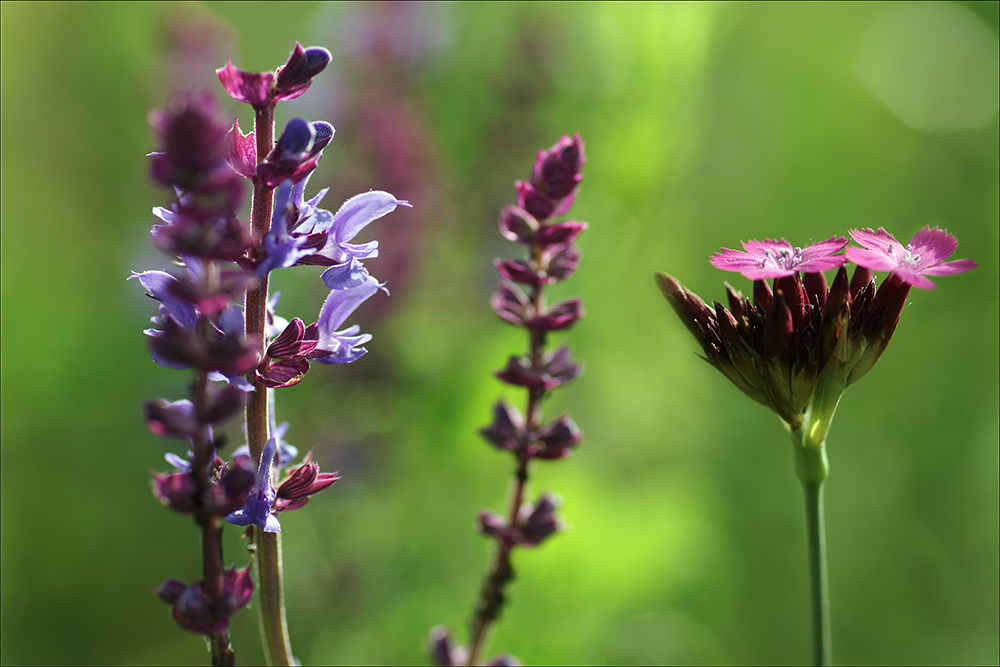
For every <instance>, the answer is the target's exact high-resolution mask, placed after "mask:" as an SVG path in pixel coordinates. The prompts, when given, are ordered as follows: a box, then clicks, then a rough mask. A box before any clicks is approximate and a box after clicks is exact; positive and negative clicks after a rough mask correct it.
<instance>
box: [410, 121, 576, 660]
mask: <svg viewBox="0 0 1000 667" xmlns="http://www.w3.org/2000/svg"><path fill="white" fill-rule="evenodd" d="M583 163H584V155H583V143H582V142H581V141H580V137H579V135H576V136H573V137H572V138H571V137H568V136H564V137H563V138H561V139H560V140H559V141H557V142H556V144H555V145H554V146H552V148H550V149H548V150H542V151H539V153H538V156H537V158H536V160H535V164H534V168H533V169H532V175H531V179H530V180H529V181H518V183H517V184H516V187H517V205H516V206H507V207H506V208H505V209H504V211H503V213H502V215H501V218H500V231H501V233H502V234H503V235H504V237H505V238H507V239H508V240H510V241H513V242H515V243H519V244H521V245H523V246H526V248H527V250H528V258H527V259H513V260H503V261H501V260H497V261H496V267H497V271H498V272H499V273H500V277H501V280H500V284H499V286H498V288H497V291H496V292H495V293H494V295H493V297H492V299H491V306H492V307H493V310H494V311H495V312H496V314H497V315H498V316H500V318H501V319H503V320H504V321H506V322H508V323H510V324H513V325H515V326H519V327H522V328H524V329H525V330H526V331H527V333H528V352H527V354H525V355H522V356H512V357H510V359H509V360H508V362H507V366H506V367H505V368H503V369H501V370H500V371H497V373H496V375H497V377H498V378H499V379H500V380H501V381H502V382H505V383H507V384H510V385H514V386H519V387H523V388H524V389H525V390H527V398H526V408H525V413H524V416H522V415H521V414H520V413H519V412H518V410H517V409H516V408H515V407H514V406H512V405H509V404H507V403H506V402H504V401H499V402H498V403H497V404H496V405H495V406H494V415H493V422H492V423H491V424H490V425H489V426H487V427H485V428H484V429H482V430H481V431H480V433H481V434H482V435H483V437H484V438H486V440H487V441H488V442H489V443H490V444H492V445H493V446H495V447H497V448H498V449H500V450H502V451H507V452H510V453H511V454H512V455H513V457H514V460H515V472H514V479H513V483H512V491H511V495H510V498H509V500H508V509H507V512H506V516H500V515H498V514H495V513H493V512H490V511H486V510H483V511H481V512H480V513H479V517H478V521H477V529H478V531H479V532H480V533H481V534H483V535H485V536H487V537H490V538H492V539H493V540H494V541H495V542H496V551H495V553H494V556H493V559H492V561H491V564H490V567H489V571H488V572H487V575H486V577H485V579H484V581H483V586H482V590H481V592H480V595H479V600H478V602H477V603H476V607H475V611H474V613H473V616H472V619H471V621H470V648H469V650H468V651H465V650H464V649H463V648H461V647H458V646H453V645H452V641H451V637H450V634H449V633H448V631H447V630H445V629H444V628H442V627H436V628H434V629H433V630H432V631H431V638H430V645H429V650H430V653H431V657H432V659H433V660H434V662H435V663H436V664H439V665H458V664H468V665H474V664H478V663H479V659H480V655H481V653H482V651H483V650H484V648H485V644H486V640H487V637H488V635H489V630H490V628H491V627H492V625H493V624H494V623H495V622H496V620H497V619H498V618H499V617H500V613H501V611H502V608H503V604H504V601H505V598H504V589H505V588H506V586H507V584H509V583H510V581H511V580H513V578H514V568H513V565H512V563H511V554H512V552H513V550H514V548H515V547H517V546H525V547H532V546H537V545H538V544H540V543H541V542H542V541H544V540H545V539H546V538H548V537H549V536H551V535H553V534H555V533H556V532H558V531H559V530H560V529H561V528H562V524H561V522H560V520H559V518H558V516H557V514H556V509H557V507H558V504H559V503H558V500H557V499H556V497H555V496H554V495H552V494H550V493H543V494H542V495H541V496H540V497H539V498H538V500H537V501H535V502H534V503H529V502H526V500H525V497H526V496H527V493H528V492H527V486H528V481H529V478H530V464H531V462H532V461H533V460H534V459H541V460H554V459H560V458H563V457H565V456H567V455H569V453H570V452H571V451H572V449H573V448H574V447H576V445H578V444H579V443H580V440H581V438H582V436H581V434H580V431H579V429H578V428H577V427H576V424H574V423H573V421H572V420H571V419H570V418H569V417H568V416H566V415H563V416H561V417H559V418H558V419H556V420H555V421H553V422H551V423H549V424H544V422H543V419H542V402H543V400H544V398H545V397H546V396H547V395H548V394H549V392H550V391H551V390H552V389H554V388H556V387H558V386H561V385H563V384H566V383H567V382H570V381H572V380H573V379H574V378H576V376H577V375H579V374H580V371H581V366H580V365H579V364H576V363H574V362H572V361H571V360H570V356H569V348H568V347H566V346H563V347H560V348H559V349H558V350H556V351H554V352H549V351H547V350H546V343H547V337H548V333H549V332H551V331H563V330H566V329H569V328H570V327H572V326H573V325H574V324H576V322H577V321H578V320H579V319H580V318H581V317H582V316H583V306H582V303H581V301H580V299H578V298H572V299H569V300H567V301H563V302H561V303H558V304H556V305H554V306H551V307H550V306H548V305H547V304H546V300H545V287H546V286H547V285H550V284H552V283H555V282H557V281H561V280H565V279H566V278H568V277H569V276H570V275H572V274H573V272H574V271H575V270H576V267H577V265H578V263H579V259H580V253H579V250H578V248H577V247H576V245H575V244H574V242H575V240H576V237H577V236H578V235H579V234H580V232H581V231H583V230H584V229H586V223H583V222H576V221H564V222H555V221H554V218H555V217H557V216H561V215H563V214H565V213H566V212H567V211H568V210H569V209H570V207H571V206H572V204H573V200H574V199H575V197H576V192H577V185H578V183H579V182H580V180H581V179H582V178H583V176H582V175H581V174H580V168H581V167H582V166H583ZM518 284H520V285H525V286H526V287H527V288H528V292H527V293H525V292H524V291H523V290H522V289H521V288H520V287H518ZM511 660H512V658H510V656H507V655H504V656H500V657H498V658H495V659H494V660H493V661H491V663H490V664H510V662H511Z"/></svg>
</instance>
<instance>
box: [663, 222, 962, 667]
mask: <svg viewBox="0 0 1000 667" xmlns="http://www.w3.org/2000/svg"><path fill="white" fill-rule="evenodd" d="M850 235H851V238H852V239H853V240H854V241H855V242H856V243H858V244H859V245H860V246H862V247H857V246H848V244H849V243H850V241H849V240H848V239H847V238H846V237H842V236H835V237H833V238H830V239H827V240H825V241H820V242H819V243H814V244H812V245H809V246H806V247H805V248H800V247H793V246H792V245H791V244H790V243H788V242H787V241H785V240H784V239H781V240H780V241H776V240H773V239H765V240H764V241H755V240H754V241H747V242H745V243H743V248H744V249H743V250H742V251H741V250H733V249H729V248H723V249H722V250H721V251H720V252H718V253H716V254H715V255H713V256H712V257H711V259H710V261H711V264H712V265H713V266H715V267H717V268H720V269H723V270H727V271H735V272H737V273H740V274H742V275H743V276H744V277H746V278H749V279H750V280H752V281H754V282H753V295H752V298H749V297H746V296H744V295H743V293H742V292H740V291H738V290H736V289H734V288H733V287H731V286H730V285H729V284H728V283H727V284H726V291H727V304H728V308H726V307H725V306H723V305H722V304H720V303H719V302H718V301H716V302H714V304H713V305H712V306H709V305H708V304H706V303H705V301H703V300H702V299H701V298H700V297H699V296H698V295H697V294H695V293H694V292H692V291H690V290H689V289H687V288H686V287H685V286H684V285H682V284H681V283H680V282H679V281H677V280H676V279H675V278H673V277H672V276H669V275H667V274H666V273H657V274H656V281H657V284H658V285H659V287H660V289H661V290H662V291H663V294H664V295H665V296H666V298H667V301H669V302H670V305H671V306H673V309H674V311H675V312H676V313H677V315H678V316H679V317H680V319H681V321H682V322H683V323H684V324H685V326H687V328H688V330H690V331H691V333H692V334H694V336H695V338H696V339H697V340H698V342H699V343H700V344H701V347H702V351H703V352H704V356H703V359H705V361H707V362H708V363H709V364H711V365H712V366H714V367H715V368H716V369H718V370H719V371H721V372H722V374H723V375H725V376H726V377H727V378H728V379H729V380H730V381H731V382H732V383H733V384H734V385H736V386H737V387H738V388H739V389H740V391H742V392H743V393H744V394H746V395H747V396H749V397H750V398H752V399H753V400H755V401H757V402H758V403H761V404H762V405H765V406H767V407H768V408H770V409H771V410H773V411H774V412H775V413H777V415H778V416H779V417H780V418H781V419H782V421H783V422H784V424H785V426H786V428H787V429H788V431H789V433H790V434H791V437H792V443H793V448H794V452H795V462H796V472H797V474H798V476H799V479H800V480H801V482H802V484H803V488H804V490H805V497H806V522H807V533H808V545H809V562H810V587H811V594H812V617H813V635H814V646H815V655H814V659H815V662H816V664H818V665H827V664H830V660H831V642H830V611H829V592H828V586H827V564H826V538H825V534H824V528H823V484H824V482H825V480H826V478H827V475H828V473H829V463H828V460H827V454H826V439H827V435H828V433H829V431H830V426H831V423H832V420H833V416H834V413H835V412H836V410H837V406H838V405H839V403H840V399H841V396H842V395H843V393H844V391H845V390H846V389H847V387H848V386H850V385H851V384H853V383H854V382H857V381H858V380H859V379H861V377H863V376H864V375H865V374H866V373H867V372H868V371H869V370H871V368H872V366H874V364H875V362H876V361H878V359H879V357H880V356H881V355H882V353H883V352H885V349H886V347H887V346H888V344H889V340H890V339H891V338H892V334H893V332H894V331H895V329H896V325H897V323H898V322H899V316H900V313H901V311H902V309H903V306H904V305H905V303H906V298H907V296H908V294H909V291H910V288H911V287H918V288H924V289H932V288H934V287H935V285H934V284H933V283H932V282H931V281H930V280H929V279H928V278H927V276H945V275H954V274H958V273H963V272H965V271H970V270H972V269H974V268H976V266H977V265H976V263H975V262H974V261H972V260H971V259H961V260H955V261H950V262H949V261H945V260H947V258H948V257H950V256H951V255H952V253H954V252H955V249H956V248H957V246H958V241H957V239H956V238H955V237H954V236H952V235H951V234H949V233H948V232H947V231H946V230H942V229H939V228H937V227H924V228H923V229H921V230H920V231H918V232H917V233H916V234H915V235H914V237H913V238H912V239H911V240H910V242H909V243H908V244H907V245H906V246H903V245H902V244H901V243H900V242H899V241H897V240H896V239H895V237H893V236H892V235H891V234H889V233H888V232H887V231H885V229H883V228H881V227H879V228H878V230H877V231H873V230H871V229H853V230H851V231H850ZM845 248H846V250H844V249H845ZM841 250H844V253H843V254H838V253H840V251H841ZM849 262H850V263H853V264H855V269H854V272H853V273H852V274H851V277H850V278H848V271H847V268H846V264H847V263H849ZM829 269H837V273H836V276H835V277H834V279H833V282H832V283H830V284H828V283H827V281H826V277H825V276H824V274H823V271H826V270H829ZM874 271H886V272H888V275H887V276H886V278H885V279H884V280H882V281H881V284H876V280H875V277H874V275H873V272H874ZM768 279H771V280H772V282H771V284H770V285H769V284H768V283H767V280H768Z"/></svg>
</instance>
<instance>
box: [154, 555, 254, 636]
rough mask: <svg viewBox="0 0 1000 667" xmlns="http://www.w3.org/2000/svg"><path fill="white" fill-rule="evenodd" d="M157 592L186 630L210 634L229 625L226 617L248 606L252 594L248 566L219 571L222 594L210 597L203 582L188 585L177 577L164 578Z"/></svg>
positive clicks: (251, 581) (251, 582)
mask: <svg viewBox="0 0 1000 667" xmlns="http://www.w3.org/2000/svg"><path fill="white" fill-rule="evenodd" d="M155 593H156V595H157V596H158V597H159V598H160V599H161V600H163V601H164V602H166V603H167V604H169V605H170V606H171V607H172V609H171V611H172V613H173V616H174V619H175V620H176V621H177V623H178V624H180V626H181V627H182V628H184V629H185V630H189V631H190V632H197V633H200V634H206V635H213V634H217V633H219V632H222V631H223V630H225V629H226V628H228V627H229V619H230V618H231V617H232V616H233V615H234V614H235V613H236V612H238V611H239V610H240V609H242V608H243V607H245V606H247V604H248V603H249V602H250V598H251V597H252V595H253V579H252V577H251V576H250V568H244V569H242V570H237V569H235V568H233V569H230V570H226V571H225V572H224V573H223V575H222V594H221V595H220V596H219V597H218V598H217V599H212V598H211V597H209V596H208V594H207V593H206V592H205V590H204V587H203V584H202V582H197V583H194V584H190V585H187V584H185V583H184V582H182V581H179V580H177V579H170V580H168V581H165V582H163V584H161V585H160V587H159V588H158V589H157V590H156V591H155Z"/></svg>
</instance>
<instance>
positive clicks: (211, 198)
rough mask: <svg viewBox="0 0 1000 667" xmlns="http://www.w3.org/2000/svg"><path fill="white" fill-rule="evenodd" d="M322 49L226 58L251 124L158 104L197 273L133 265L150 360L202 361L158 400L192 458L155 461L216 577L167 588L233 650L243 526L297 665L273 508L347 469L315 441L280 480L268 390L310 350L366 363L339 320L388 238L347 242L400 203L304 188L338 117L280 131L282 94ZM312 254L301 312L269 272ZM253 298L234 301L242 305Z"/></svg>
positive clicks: (179, 246)
mask: <svg viewBox="0 0 1000 667" xmlns="http://www.w3.org/2000/svg"><path fill="white" fill-rule="evenodd" d="M329 61H330V54H329V52H328V51H326V49H322V48H317V47H312V48H308V49H304V48H303V47H302V46H301V45H298V44H297V45H296V46H295V49H294V50H293V52H292V54H291V56H290V57H289V59H288V61H287V62H286V63H285V64H284V65H283V66H282V67H280V68H278V70H277V71H276V72H275V73H259V74H254V73H248V72H242V71H240V70H238V69H237V68H236V67H235V66H234V65H233V64H232V63H228V64H227V65H226V67H224V68H222V69H220V70H218V75H219V79H220V81H221V82H222V84H223V86H224V87H225V89H226V90H227V92H229V94H230V95H231V96H232V97H234V98H235V99H237V100H239V101H241V102H246V103H248V104H250V105H251V106H252V107H253V109H254V120H255V126H254V132H253V133H251V134H250V135H244V134H243V133H242V132H241V131H240V130H239V125H238V124H237V123H232V124H231V126H230V124H229V123H228V122H221V121H220V120H219V119H218V113H217V110H216V107H215V103H214V101H213V100H212V98H211V97H210V96H208V95H207V94H199V95H195V96H190V97H183V98H178V99H179V100H180V101H175V102H174V103H173V106H172V107H171V108H168V110H167V112H165V113H163V114H160V115H156V116H154V125H155V126H156V127H157V129H158V132H159V134H160V136H161V143H162V144H163V145H164V148H165V150H164V151H163V152H162V153H156V154H153V158H154V159H153V174H154V178H156V179H157V180H158V181H160V182H161V183H164V184H165V185H171V186H173V187H174V189H175V190H176V191H177V192H178V193H179V197H178V200H177V201H176V202H175V203H174V204H173V205H171V207H170V208H158V209H154V213H155V214H156V215H157V217H159V218H160V220H161V221H162V222H163V223H164V224H160V225H157V226H155V227H154V228H153V232H152V234H153V238H154V241H155V242H156V243H157V245H158V246H159V247H160V248H161V249H162V250H164V251H166V252H168V253H170V254H172V255H176V256H178V257H179V258H180V262H179V263H180V264H181V266H183V267H184V269H185V270H186V273H185V274H184V275H182V276H180V277H175V276H174V275H171V274H169V273H165V272H162V271H147V272H145V273H141V274H135V275H134V276H133V277H136V278H138V279H139V281H140V283H141V284H142V285H143V287H145V288H146V290H147V292H148V293H149V295H150V296H152V297H153V298H155V299H157V300H158V301H160V302H161V306H160V314H159V316H158V317H156V318H154V319H153V322H154V324H156V325H157V326H158V327H161V329H151V330H148V331H147V334H149V335H150V336H151V346H152V349H153V359H154V361H156V362H157V363H159V364H160V365H163V366H167V367H171V368H192V369H193V370H194V372H195V380H194V382H193V383H192V390H191V399H190V400H184V401H178V402H176V403H168V402H166V401H159V402H156V403H150V404H147V406H146V410H147V422H148V423H149V425H150V428H151V430H153V431H154V432H155V433H158V434H160V435H165V436H172V437H185V438H187V439H188V440H189V441H190V442H191V446H192V451H191V452H189V455H188V457H187V458H183V457H179V456H176V455H173V454H169V455H168V456H167V460H168V461H169V462H171V463H173V464H174V465H175V467H177V468H178V470H180V472H178V473H174V474H172V475H163V476H160V475H157V476H156V477H155V479H154V493H155V494H156V496H157V497H158V498H159V499H160V500H161V502H163V503H164V504H165V505H167V506H168V507H171V508H172V509H175V510H177V511H182V512H191V513H194V514H195V515H196V519H197V521H198V523H199V525H202V526H203V539H202V544H203V561H204V563H205V576H204V578H203V580H202V581H201V582H198V583H196V584H192V585H185V584H183V583H182V582H177V581H175V580H171V581H168V582H167V583H166V584H164V585H163V586H162V587H161V589H160V591H159V594H160V597H161V598H162V599H164V600H165V601H167V602H168V603H169V604H171V606H172V607H173V614H174V617H175V619H177V620H178V622H179V623H180V624H181V626H182V627H184V628H185V629H187V630H191V631H194V632H200V633H202V634H206V635H208V636H209V638H210V645H211V647H212V661H213V664H232V662H233V659H234V654H233V652H232V650H231V648H230V647H229V639H228V622H229V618H230V617H231V616H232V615H233V614H234V613H235V612H236V611H238V610H239V609H240V608H242V607H244V606H246V604H247V603H248V602H249V600H250V597H251V594H252V590H253V583H252V581H251V578H250V576H249V570H248V569H244V570H228V571H224V570H223V567H222V562H223V561H222V551H221V523H220V521H219V518H221V517H225V520H226V521H227V522H229V523H232V524H235V525H239V526H246V527H247V532H248V536H249V538H250V544H251V545H252V546H251V549H252V551H253V553H254V557H255V561H256V573H257V581H258V586H257V588H258V591H259V593H260V600H261V604H260V609H261V614H260V619H261V632H262V636H263V639H264V644H265V651H266V653H267V656H268V658H269V661H270V662H271V664H278V665H288V664H294V661H295V659H294V657H293V655H292V652H291V645H290V642H289V640H288V629H287V623H286V621H285V607H284V598H283V593H282V573H281V544H280V541H279V539H278V535H279V532H280V530H281V526H280V523H279V521H278V518H277V516H276V515H277V514H278V513H279V512H282V511H288V510H293V509H297V508H299V507H302V506H304V505H305V504H306V503H307V502H308V500H309V497H310V496H311V495H312V494H314V493H317V492H319V491H321V490H323V489H325V488H327V487H329V486H331V485H332V484H333V483H334V482H336V481H337V479H339V476H338V475H337V474H336V473H321V472H319V466H318V465H317V464H316V463H315V462H314V461H312V457H311V453H310V454H308V455H307V456H306V457H305V459H304V460H303V461H302V462H301V463H300V464H299V465H298V466H297V467H295V468H292V469H290V470H289V471H288V472H287V474H286V476H285V477H284V479H283V480H282V481H281V482H280V483H279V484H278V485H277V487H275V484H274V482H273V481H272V478H273V476H274V473H275V472H276V471H277V470H280V469H281V468H284V467H286V466H288V465H289V464H290V463H291V461H292V460H293V459H294V458H295V456H296V455H297V450H296V449H295V448H294V447H292V446H291V445H289V444H288V443H286V442H284V440H283V437H284V434H285V432H286V430H287V427H288V425H287V424H280V425H279V424H276V423H275V418H274V403H273V398H272V392H273V390H274V389H277V388H284V387H290V386H294V385H295V384H297V383H298V382H299V381H300V380H301V379H302V377H303V375H305V373H306V372H307V371H308V370H309V363H310V362H311V361H316V362H319V363H324V364H342V363H350V362H352V361H355V360H356V359H358V358H360V357H361V356H362V355H364V354H365V353H366V352H367V350H365V348H363V347H361V345H363V344H364V343H366V342H368V341H369V340H370V339H371V336H370V335H368V334H359V333H358V331H359V329H358V327H357V326H353V327H348V328H346V329H340V326H341V325H342V324H343V323H344V321H345V320H346V318H347V317H348V316H350V314H351V313H352V312H353V311H354V310H355V308H357V307H358V306H359V305H360V304H361V303H362V302H364V301H365V300H366V299H368V298H369V297H371V296H372V295H374V294H375V292H377V291H378V290H379V289H384V287H383V285H382V284H380V283H379V282H378V281H377V280H375V278H373V277H372V276H370V275H369V274H368V272H367V270H365V268H364V266H363V265H362V264H361V260H362V259H366V258H369V257H375V256H376V255H377V254H378V244H377V242H374V241H373V242H371V243H367V244H363V245H354V244H351V243H349V241H350V240H351V239H352V238H353V237H354V235H355V234H357V233H358V232H359V231H360V230H361V229H362V228H364V227H365V226H366V225H368V224H369V223H371V222H372V221H374V220H376V219H378V218H380V217H382V216H383V215H385V214H387V213H389V212H391V211H392V210H394V209H395V208H396V206H398V205H404V206H408V205H409V204H407V202H404V201H400V200H397V199H396V198H395V197H393V196H392V195H390V194H389V193H387V192H381V191H372V192H367V193H364V194H361V195H357V196H355V197H352V198H351V199H350V200H348V201H347V202H346V203H345V204H344V205H343V206H342V207H341V208H340V210H338V211H337V213H336V214H333V213H331V212H329V211H327V210H325V209H321V208H319V206H318V204H319V203H320V201H321V200H322V198H323V196H324V194H325V193H326V191H325V190H324V191H323V192H320V193H319V194H318V195H317V196H315V197H313V198H312V199H310V200H308V201H306V200H305V198H304V192H305V188H306V185H307V184H308V180H309V176H310V175H311V173H312V171H313V170H314V169H315V168H316V165H317V163H318V162H319V159H320V157H321V154H322V151H323V148H325V147H326V145H327V144H329V142H330V140H331V139H332V138H333V127H332V126H330V125H329V124H328V123H325V122H322V121H317V122H312V123H309V122H307V121H304V120H302V119H298V118H296V119H293V120H291V121H289V123H288V124H287V125H286V127H285V129H284V131H283V132H282V134H281V137H280V138H279V139H278V140H277V141H275V140H274V109H275V106H276V104H277V102H279V101H281V100H288V99H293V98H295V97H298V96H299V95H301V94H302V93H304V92H305V91H306V90H307V89H308V88H309V86H310V84H311V82H312V79H313V77H314V76H316V75H317V74H318V73H319V72H321V71H322V70H323V69H324V68H325V67H326V65H327V63H329ZM243 178H246V179H249V180H250V181H251V183H252V184H253V204H252V209H251V221H250V225H249V229H248V228H247V227H246V226H245V225H244V224H243V223H241V222H240V221H239V220H238V219H237V217H236V211H237V210H238V208H239V202H240V198H241V196H242V193H243ZM301 264H314V265H321V266H326V267H327V269H326V271H325V272H324V273H323V276H322V277H323V282H324V284H325V285H326V286H327V287H328V288H329V289H330V294H329V296H328V297H327V299H326V301H325V302H324V304H323V307H322V308H321V310H320V313H319V318H318V320H317V321H316V322H314V323H313V324H310V325H308V326H307V325H305V324H304V323H303V321H302V320H301V319H299V318H297V317H296V318H293V319H292V320H291V321H286V320H284V319H283V318H280V317H278V316H277V315H276V314H275V313H274V308H275V305H276V302H277V298H276V296H275V297H274V298H272V297H269V295H268V275H269V273H270V272H271V271H273V270H275V269H280V268H287V267H291V266H295V265H301ZM240 302H242V303H243V304H244V309H243V310H241V309H240V308H239V305H238V304H239V303H240ZM244 397H246V399H245V403H246V434H247V444H246V445H245V446H243V447H240V448H237V449H236V450H235V451H234V452H233V454H232V459H231V461H230V462H228V463H227V462H225V461H223V460H221V459H219V458H217V457H216V455H215V451H216V448H217V446H218V445H219V444H221V443H220V442H217V441H216V439H214V438H213V436H212V431H211V426H212V425H215V424H217V423H220V422H221V421H223V420H224V419H226V418H228V417H230V416H232V415H234V414H235V413H236V412H238V411H239V410H240V408H241V407H242V405H243V403H244Z"/></svg>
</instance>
